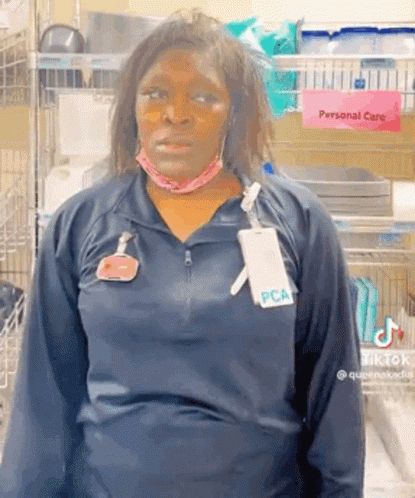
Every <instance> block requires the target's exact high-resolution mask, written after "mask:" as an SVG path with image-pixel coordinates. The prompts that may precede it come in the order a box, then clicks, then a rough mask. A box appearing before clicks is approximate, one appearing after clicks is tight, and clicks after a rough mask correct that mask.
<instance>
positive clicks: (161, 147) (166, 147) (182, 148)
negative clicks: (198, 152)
mask: <svg viewBox="0 0 415 498" xmlns="http://www.w3.org/2000/svg"><path fill="white" fill-rule="evenodd" d="M191 148H192V145H190V144H175V143H165V144H160V143H159V144H157V145H156V149H157V150H158V151H160V152H170V153H172V152H173V153H175V152H178V153H181V152H187V151H188V150H189V149H191Z"/></svg>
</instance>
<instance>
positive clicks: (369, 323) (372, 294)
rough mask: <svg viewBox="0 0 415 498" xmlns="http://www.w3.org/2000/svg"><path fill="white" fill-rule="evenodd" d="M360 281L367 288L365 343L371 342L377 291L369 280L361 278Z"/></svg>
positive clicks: (373, 332)
mask: <svg viewBox="0 0 415 498" xmlns="http://www.w3.org/2000/svg"><path fill="white" fill-rule="evenodd" d="M361 280H362V282H363V283H364V284H365V285H366V287H367V288H368V303H367V311H366V325H365V333H364V340H365V342H373V339H374V334H375V330H376V321H377V318H378V304H379V291H378V289H377V288H376V286H375V285H374V283H373V282H372V281H371V280H370V279H369V278H362V279H361Z"/></svg>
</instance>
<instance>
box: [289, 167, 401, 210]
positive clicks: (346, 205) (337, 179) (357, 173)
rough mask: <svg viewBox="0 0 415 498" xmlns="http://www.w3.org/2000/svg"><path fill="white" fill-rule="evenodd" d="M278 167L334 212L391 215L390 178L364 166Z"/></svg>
mask: <svg viewBox="0 0 415 498" xmlns="http://www.w3.org/2000/svg"><path fill="white" fill-rule="evenodd" d="M279 171H280V173H281V174H282V175H283V176H288V177H290V178H293V179H294V180H296V181H298V182H299V183H301V184H302V185H304V186H305V187H307V188H308V189H310V190H311V191H313V192H314V193H315V194H316V195H318V196H319V197H320V199H321V200H322V201H323V203H324V204H325V205H326V207H327V208H328V209H329V211H330V212H331V213H333V214H343V215H361V216H380V215H381V216H390V215H392V196H391V182H390V181H389V180H387V179H385V178H382V177H377V176H375V175H374V174H373V173H371V172H370V171H368V170H365V169H364V168H353V167H331V166H288V167H280V168H279Z"/></svg>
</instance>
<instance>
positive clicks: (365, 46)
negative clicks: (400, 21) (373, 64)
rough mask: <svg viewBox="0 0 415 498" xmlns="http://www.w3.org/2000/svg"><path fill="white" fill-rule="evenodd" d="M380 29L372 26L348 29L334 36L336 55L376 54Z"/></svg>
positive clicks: (334, 51)
mask: <svg viewBox="0 0 415 498" xmlns="http://www.w3.org/2000/svg"><path fill="white" fill-rule="evenodd" d="M378 32H379V30H378V28H375V27H372V26H361V27H360V26H359V27H350V28H349V27H346V28H342V29H341V30H340V31H339V32H338V34H334V35H333V39H335V41H336V44H335V45H333V53H335V54H350V55H354V54H367V55H370V54H376V43H377V39H378Z"/></svg>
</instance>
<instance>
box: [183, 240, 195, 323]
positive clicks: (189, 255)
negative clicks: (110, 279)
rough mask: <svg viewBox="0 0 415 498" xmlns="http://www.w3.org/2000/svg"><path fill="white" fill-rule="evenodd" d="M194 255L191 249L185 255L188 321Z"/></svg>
mask: <svg viewBox="0 0 415 498" xmlns="http://www.w3.org/2000/svg"><path fill="white" fill-rule="evenodd" d="M192 265H193V261H192V253H191V251H190V249H186V251H185V253H184V266H185V267H186V290H187V295H186V312H187V316H186V319H188V318H189V316H190V301H191V298H192Z"/></svg>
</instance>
